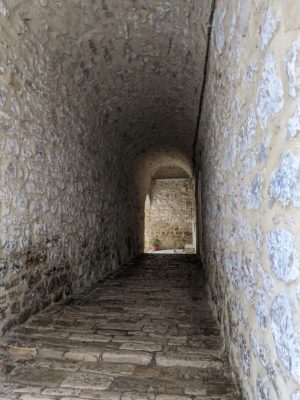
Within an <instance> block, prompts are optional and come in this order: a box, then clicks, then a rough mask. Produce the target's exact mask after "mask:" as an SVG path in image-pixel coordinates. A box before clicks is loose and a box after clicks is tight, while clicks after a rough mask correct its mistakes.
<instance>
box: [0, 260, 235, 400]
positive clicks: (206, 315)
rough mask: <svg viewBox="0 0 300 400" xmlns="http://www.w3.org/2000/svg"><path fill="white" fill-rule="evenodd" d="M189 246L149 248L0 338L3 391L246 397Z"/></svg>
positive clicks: (30, 395)
mask: <svg viewBox="0 0 300 400" xmlns="http://www.w3.org/2000/svg"><path fill="white" fill-rule="evenodd" d="M222 350H223V342H222V339H221V336H220V330H219V327H218V325H217V324H216V321H215V319H214V318H213V316H212V313H211V310H210V308H209V305H208V299H207V295H206V290H205V287H204V277H203V271H202V269H201V267H199V264H198V262H197V258H196V257H195V256H192V255H175V256H174V255H160V256H151V255H146V256H143V257H142V258H140V259H138V260H136V261H135V262H132V263H130V264H127V265H126V266H125V267H124V268H123V269H122V270H120V271H119V272H118V273H117V274H116V275H115V276H114V277H112V279H109V280H108V281H106V282H105V283H100V284H99V285H97V286H96V287H94V288H93V289H92V290H89V291H86V292H85V293H84V294H81V295H78V296H77V297H76V298H75V299H74V300H73V301H70V302H69V303H67V304H65V305H63V304H62V305H56V306H54V307H53V308H51V309H49V310H48V311H43V312H42V313H40V314H38V315H36V316H34V317H32V318H31V319H30V320H29V321H28V322H26V323H25V324H24V325H23V326H20V327H17V328H15V329H14V330H13V331H12V332H10V333H9V335H7V336H6V337H5V338H3V339H2V346H1V362H2V365H1V366H2V368H1V375H2V376H1V382H3V384H2V385H1V386H0V388H1V389H0V393H1V395H2V396H4V397H1V399H2V398H5V399H22V400H33V399H45V400H46V399H47V400H50V399H53V400H54V399H61V400H62V399H63V400H73V399H74V400H75V399H105V400H119V399H122V400H137V399H145V400H147V399H149V400H152V399H157V400H167V399H170V400H171V399H174V400H180V399H182V400H188V399H191V398H195V399H197V400H225V399H226V400H239V399H241V397H240V396H239V394H238V390H237V387H236V385H235V384H234V381H233V375H232V373H231V370H230V367H229V365H228V364H227V362H226V361H225V359H224V358H223V357H222Z"/></svg>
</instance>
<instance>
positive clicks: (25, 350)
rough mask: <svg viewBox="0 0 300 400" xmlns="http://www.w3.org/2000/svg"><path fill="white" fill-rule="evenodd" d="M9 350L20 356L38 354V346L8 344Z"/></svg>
mask: <svg viewBox="0 0 300 400" xmlns="http://www.w3.org/2000/svg"><path fill="white" fill-rule="evenodd" d="M7 351H8V352H9V353H12V354H14V355H18V356H20V357H35V356H36V355H37V349H36V347H18V346H8V349H7Z"/></svg>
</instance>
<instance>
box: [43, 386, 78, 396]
mask: <svg viewBox="0 0 300 400" xmlns="http://www.w3.org/2000/svg"><path fill="white" fill-rule="evenodd" d="M41 393H42V395H50V396H79V394H80V389H68V388H50V389H44V390H42V392H41Z"/></svg>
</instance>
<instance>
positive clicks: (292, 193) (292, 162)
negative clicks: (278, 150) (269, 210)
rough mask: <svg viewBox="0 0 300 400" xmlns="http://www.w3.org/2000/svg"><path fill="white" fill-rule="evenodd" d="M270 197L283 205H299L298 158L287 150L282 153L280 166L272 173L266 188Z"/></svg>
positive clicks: (299, 177) (299, 179) (299, 173)
mask: <svg viewBox="0 0 300 400" xmlns="http://www.w3.org/2000/svg"><path fill="white" fill-rule="evenodd" d="M268 193H269V196H270V197H271V199H274V200H277V201H280V202H281V203H282V205H283V206H284V207H287V206H288V205H290V204H292V205H293V206H294V207H300V159H299V157H298V156H296V155H294V154H292V153H290V152H287V153H285V154H283V155H282V158H281V163H280V166H279V168H278V169H277V170H275V171H274V172H273V173H272V176H271V182H270V185H269V190H268Z"/></svg>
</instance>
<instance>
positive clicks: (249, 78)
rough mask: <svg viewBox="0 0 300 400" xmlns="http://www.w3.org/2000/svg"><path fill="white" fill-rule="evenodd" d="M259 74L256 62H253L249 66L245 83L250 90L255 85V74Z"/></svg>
mask: <svg viewBox="0 0 300 400" xmlns="http://www.w3.org/2000/svg"><path fill="white" fill-rule="evenodd" d="M256 72H257V65H256V63H255V62H252V63H251V64H249V65H248V66H247V69H246V72H245V75H244V82H245V85H246V86H247V87H248V88H249V87H251V86H252V85H253V83H254V76H255V73H256Z"/></svg>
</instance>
